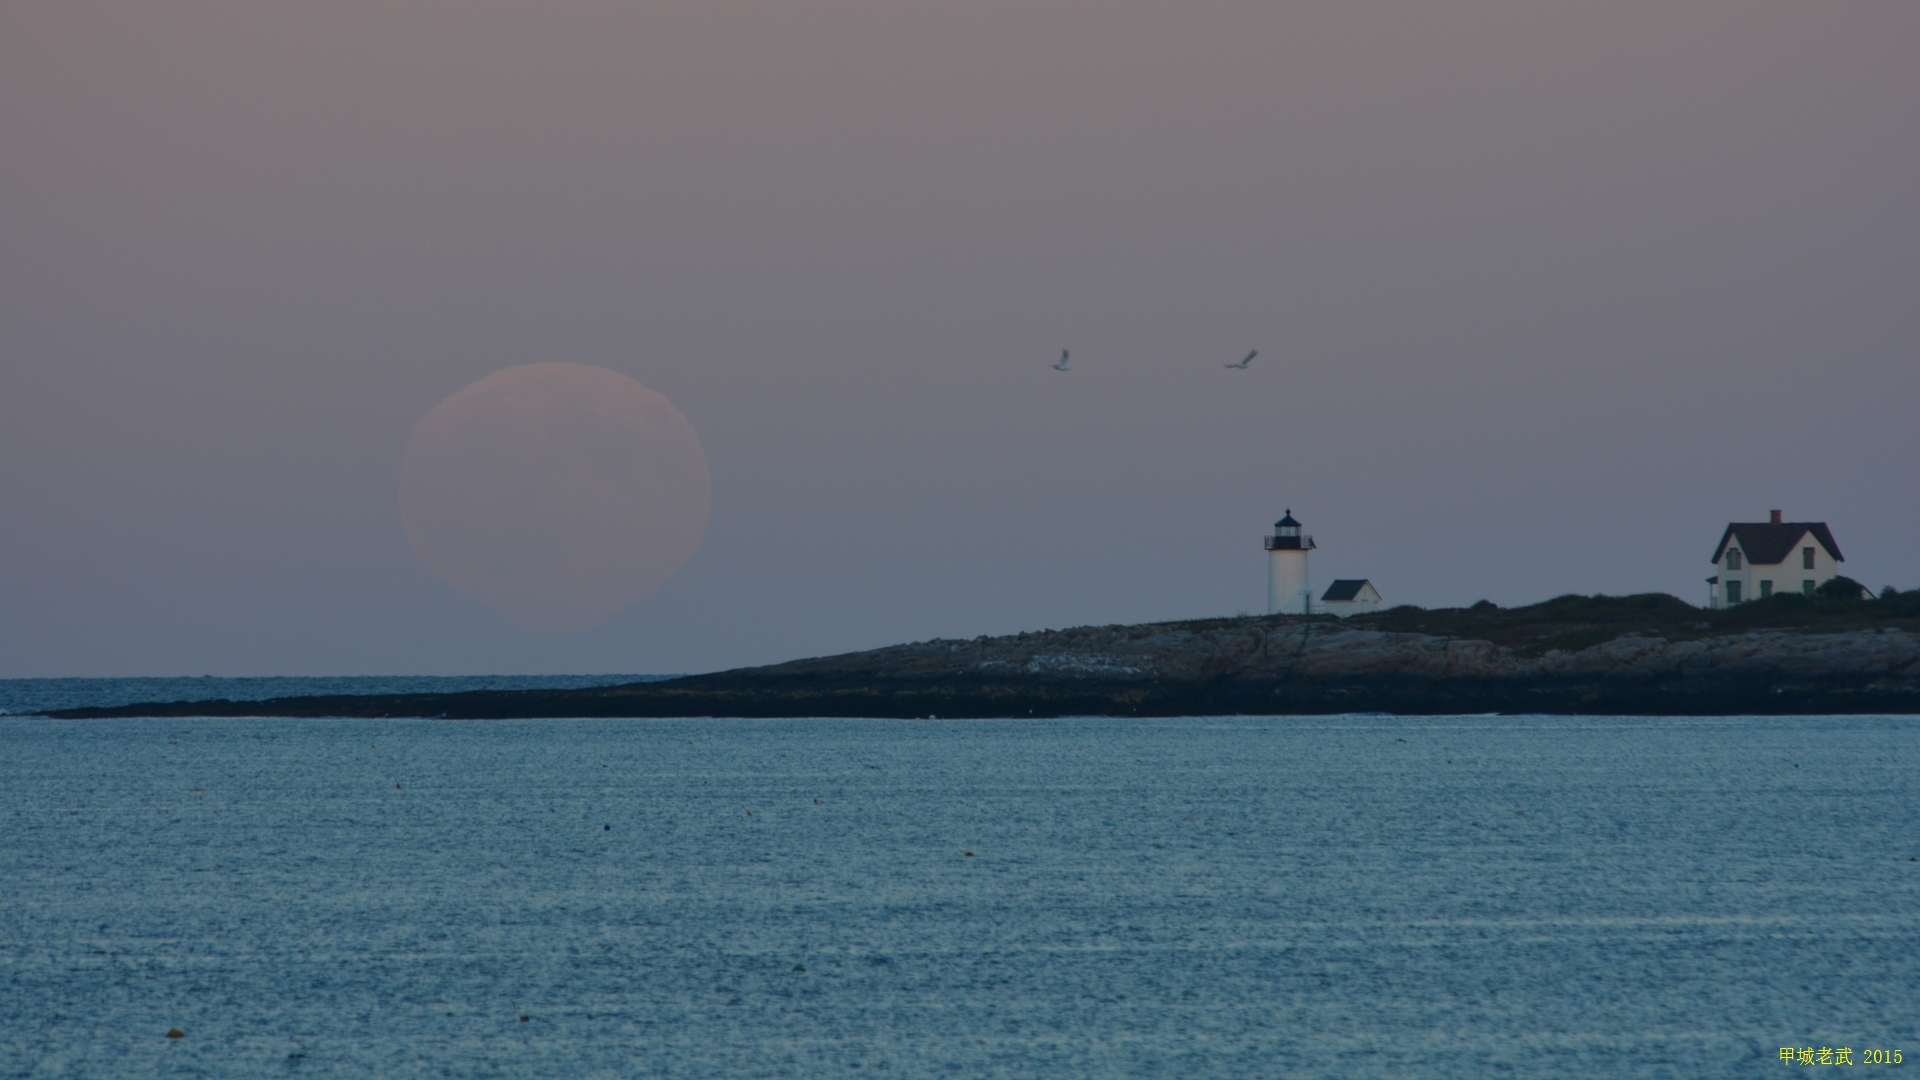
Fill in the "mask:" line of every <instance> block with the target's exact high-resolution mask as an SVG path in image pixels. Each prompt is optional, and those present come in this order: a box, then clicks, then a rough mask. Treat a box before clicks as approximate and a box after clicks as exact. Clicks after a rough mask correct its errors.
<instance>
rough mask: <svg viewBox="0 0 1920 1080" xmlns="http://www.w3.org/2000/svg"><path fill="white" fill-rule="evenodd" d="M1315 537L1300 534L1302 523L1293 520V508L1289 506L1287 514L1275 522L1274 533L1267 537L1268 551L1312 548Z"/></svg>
mask: <svg viewBox="0 0 1920 1080" xmlns="http://www.w3.org/2000/svg"><path fill="white" fill-rule="evenodd" d="M1313 546H1314V544H1313V537H1311V536H1308V537H1302V536H1301V535H1300V523H1299V522H1297V521H1295V520H1293V508H1292V507H1288V508H1287V516H1286V517H1283V518H1281V519H1280V520H1279V521H1276V522H1274V523H1273V535H1272V536H1269V537H1267V543H1266V548H1267V550H1268V551H1282V550H1289V549H1297V548H1307V549H1311V548H1312V547H1313Z"/></svg>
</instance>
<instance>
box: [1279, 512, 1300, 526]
mask: <svg viewBox="0 0 1920 1080" xmlns="http://www.w3.org/2000/svg"><path fill="white" fill-rule="evenodd" d="M1282 525H1291V526H1293V527H1294V528H1296V529H1297V528H1299V527H1300V523H1299V522H1297V521H1295V520H1293V511H1291V510H1289V511H1287V516H1286V517H1283V518H1281V519H1280V520H1279V521H1276V522H1274V523H1273V527H1274V528H1276V529H1278V528H1280V527H1281V526H1282Z"/></svg>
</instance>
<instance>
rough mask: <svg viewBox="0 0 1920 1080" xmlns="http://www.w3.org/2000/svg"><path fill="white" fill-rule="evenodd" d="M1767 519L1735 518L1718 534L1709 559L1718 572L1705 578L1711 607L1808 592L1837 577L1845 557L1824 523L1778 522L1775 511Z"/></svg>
mask: <svg viewBox="0 0 1920 1080" xmlns="http://www.w3.org/2000/svg"><path fill="white" fill-rule="evenodd" d="M1770 516H1771V519H1772V520H1769V521H1736V522H1733V523H1732V524H1730V525H1728V526H1727V531H1726V532H1723V533H1721V534H1720V546H1719V547H1717V548H1714V549H1713V561H1714V564H1715V565H1716V566H1718V567H1719V570H1720V572H1719V573H1718V574H1715V575H1714V576H1712V577H1710V578H1708V579H1707V585H1708V587H1709V588H1710V589H1711V590H1712V592H1710V593H1709V594H1708V595H1709V597H1710V599H1711V604H1712V606H1713V607H1715V608H1728V607H1732V606H1733V605H1735V604H1741V603H1745V602H1747V601H1749V600H1765V599H1766V598H1767V597H1769V596H1772V595H1773V594H1774V593H1782V592H1796V593H1800V594H1801V595H1803V596H1812V595H1813V591H1814V590H1815V589H1818V588H1819V587H1820V586H1821V585H1824V584H1826V582H1827V581H1828V580H1829V579H1831V578H1833V577H1836V576H1838V575H1839V573H1840V564H1841V563H1843V562H1845V561H1846V559H1845V557H1843V556H1842V555H1841V554H1840V545H1838V544H1836V543H1834V542H1833V532H1832V530H1830V529H1828V528H1827V523H1826V522H1824V521H1782V520H1780V517H1781V514H1780V511H1778V510H1775V511H1773V513H1772V514H1771V515H1770Z"/></svg>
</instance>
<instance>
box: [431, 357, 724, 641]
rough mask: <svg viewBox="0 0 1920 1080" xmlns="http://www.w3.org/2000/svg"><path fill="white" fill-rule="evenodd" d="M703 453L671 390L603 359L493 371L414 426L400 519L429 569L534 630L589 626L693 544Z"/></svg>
mask: <svg viewBox="0 0 1920 1080" xmlns="http://www.w3.org/2000/svg"><path fill="white" fill-rule="evenodd" d="M712 505H713V482H712V478H711V477H710V475H709V474H708V472H707V455H706V452H705V451H704V450H703V449H701V446H700V439H699V436H697V435H696V434H694V430H693V425H692V424H691V423H689V422H688V421H687V418H686V417H685V416H682V415H681V413H680V410H678V409H676V408H674V407H673V403H672V402H670V401H668V400H667V399H666V398H665V397H663V396H661V395H660V394H658V393H656V392H654V391H652V390H649V389H647V388H646V387H644V386H642V385H640V384H639V383H637V382H635V381H634V380H632V379H630V378H628V377H627V376H625V375H622V374H620V373H619V372H615V371H608V370H607V369H605V368H598V367H591V366H589V365H586V364H527V365H524V366H521V367H511V368H507V369H506V370H504V371H496V372H494V373H493V374H491V375H489V376H487V377H486V378H484V379H481V380H480V381H479V382H476V383H474V384H473V385H471V386H469V387H467V388H466V389H464V390H461V391H459V392H458V393H456V394H454V395H453V396H451V397H449V398H447V399H446V400H445V401H442V402H441V403H440V404H438V405H436V406H434V407H433V410H432V411H431V412H429V413H427V415H425V416H423V417H421V418H420V422H419V423H418V424H416V425H414V429H413V437H412V438H411V439H409V440H408V442H407V449H406V453H405V456H404V457H403V458H402V460H401V465H400V519H401V522H402V524H403V525H404V526H405V528H406V532H407V541H408V542H409V543H410V544H412V545H413V550H414V553H415V554H417V555H419V556H420V560H421V561H422V562H424V563H426V564H427V566H428V568H430V569H431V570H432V571H433V572H434V573H435V574H437V575H438V576H439V577H440V578H441V580H443V581H445V582H446V583H447V584H449V585H451V586H453V587H454V588H455V589H456V590H458V591H459V592H460V593H461V594H462V595H464V596H466V597H468V598H470V599H472V600H477V601H479V602H480V603H482V604H485V605H486V606H487V607H490V608H492V609H493V610H495V611H497V612H499V613H500V614H502V615H504V616H506V617H507V618H508V619H509V620H511V621H513V622H514V623H516V624H518V625H520V626H522V627H524V628H526V629H529V630H534V631H538V632H542V633H564V632H568V631H574V630H585V629H590V628H592V627H594V626H598V625H600V624H601V623H604V622H605V621H606V620H608V619H610V618H612V617H613V616H614V615H615V614H616V613H618V612H619V611H621V610H623V609H625V608H627V607H628V606H630V605H632V604H633V603H634V602H635V601H637V600H639V599H640V598H641V597H643V596H646V595H647V594H648V593H650V592H652V591H654V590H655V589H657V588H659V587H660V585H661V584H662V583H663V582H665V581H666V580H667V579H668V578H669V577H672V576H673V573H674V571H676V570H678V569H680V567H681V566H682V565H683V564H684V563H685V562H686V561H687V560H688V559H690V558H692V557H693V554H694V552H696V551H698V550H699V549H700V542H701V540H702V539H703V538H704V537H705V536H706V531H707V515H708V513H709V512H710V511H711V509H712Z"/></svg>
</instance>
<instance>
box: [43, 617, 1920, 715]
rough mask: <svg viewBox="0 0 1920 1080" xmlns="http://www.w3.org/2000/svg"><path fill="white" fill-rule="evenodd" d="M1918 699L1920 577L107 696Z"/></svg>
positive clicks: (267, 707) (990, 702)
mask: <svg viewBox="0 0 1920 1080" xmlns="http://www.w3.org/2000/svg"><path fill="white" fill-rule="evenodd" d="M1353 712H1378V713H1401V714H1444V713H1490V712H1505V713H1588V714H1646V715H1728V714H1757V713H1771V714H1785V713H1920V590H1915V591H1910V592H1906V593H1899V594H1890V595H1886V596H1883V597H1882V598H1881V599H1877V600H1873V599H1853V598H1834V597H1813V598H1808V597H1804V596H1777V597H1773V598H1771V599H1769V600H1765V601H1758V602H1754V603H1748V604H1741V605H1739V606H1737V607H1733V608H1728V609H1725V610H1718V611H1706V610H1702V609H1700V608H1696V607H1694V606H1692V605H1690V604H1687V603H1685V602H1684V601H1681V600H1679V599H1677V598H1675V597H1672V596H1668V595H1665V594H1659V593H1652V594H1644V595H1639V596H1627V597H1606V596H1562V597H1559V598H1557V599H1554V600H1549V601H1546V602H1545V603H1540V604H1534V605H1532V606H1530V607H1523V608H1499V607H1496V606H1494V605H1492V604H1490V603H1486V602H1484V601H1483V602H1482V603H1480V604H1477V605H1475V606H1473V607H1471V608H1449V609H1438V610H1425V609H1421V608H1414V607H1400V608H1394V609H1391V610H1388V611H1383V612H1378V613H1376V614H1371V615H1365V616H1356V617H1354V618H1350V619H1344V620H1342V619H1335V618H1332V617H1330V616H1265V617H1255V616H1241V617H1238V618H1226V619H1203V620H1195V621H1186V622H1167V623H1148V624H1141V625H1134V626H1088V627H1078V628H1075V629H1069V630H1049V631H1042V632H1037V633H1022V634H1014V635H1009V636H1003V637H978V638H972V639H966V640H935V641H923V642H915V643H912V644H907V645H895V646H891V647H889V648H884V649H875V650H872V651H868V652H857V653H846V654H843V655H839V656H827V657H819V658H815V659H807V660H794V661H790V662H788V663H784V664H775V665H772V666H769V667H757V668H743V669H740V670H735V671H723V672H717V673H714V674H707V675H691V676H686V677H683V678H678V679H671V680H666V681H662V682H649V683H636V684H631V685H625V686H608V687H597V688H593V689H576V690H514V691H498V690H478V691H470V692H466V693H458V694H406V695H365V696H339V697H297V698H278V699H273V700H268V701H227V700H216V701H192V702H165V703H146V704H140V705H127V706H117V707H113V708H89V709H70V710H64V711H61V712H58V713H55V714H54V715H56V716H61V717H68V718H75V719H81V718H89V717H109V716H356V717H396V716H417V717H444V718H448V719H504V718H512V717H588V716H599V717H669V716H737V717H780V716H785V717H795V716H858V717H898V718H915V717H948V718H968V717H1029V716H1031V717H1049V716H1066V715H1122V716H1206V715H1222V714H1310V713H1353Z"/></svg>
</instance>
